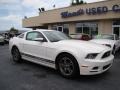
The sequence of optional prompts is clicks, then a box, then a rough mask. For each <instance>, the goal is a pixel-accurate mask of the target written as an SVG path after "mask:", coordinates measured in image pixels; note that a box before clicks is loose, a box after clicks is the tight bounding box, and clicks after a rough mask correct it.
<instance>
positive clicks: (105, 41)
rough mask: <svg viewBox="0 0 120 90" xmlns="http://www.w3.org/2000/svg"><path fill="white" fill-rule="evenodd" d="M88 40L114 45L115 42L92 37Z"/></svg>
mask: <svg viewBox="0 0 120 90" xmlns="http://www.w3.org/2000/svg"><path fill="white" fill-rule="evenodd" d="M90 42H94V43H98V44H110V45H114V44H115V43H116V40H108V39H93V40H90Z"/></svg>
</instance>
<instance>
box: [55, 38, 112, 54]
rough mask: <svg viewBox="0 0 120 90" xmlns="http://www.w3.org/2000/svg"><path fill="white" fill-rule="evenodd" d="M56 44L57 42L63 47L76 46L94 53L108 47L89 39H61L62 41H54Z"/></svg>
mask: <svg viewBox="0 0 120 90" xmlns="http://www.w3.org/2000/svg"><path fill="white" fill-rule="evenodd" d="M56 44H59V45H61V46H64V47H71V48H77V49H81V50H83V51H87V52H96V53H99V52H102V51H104V50H108V49H110V48H109V47H106V46H103V45H100V44H96V43H93V42H89V41H82V40H62V41H59V42H56Z"/></svg>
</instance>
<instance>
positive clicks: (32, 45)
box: [23, 31, 47, 58]
mask: <svg viewBox="0 0 120 90" xmlns="http://www.w3.org/2000/svg"><path fill="white" fill-rule="evenodd" d="M35 38H43V39H44V42H40V41H35ZM46 42H47V40H46V39H45V37H44V36H43V35H42V33H41V32H37V31H32V32H28V33H27V34H26V39H25V41H24V44H23V52H24V54H25V55H27V56H29V57H32V58H33V57H34V58H45V57H46V47H45V43H46Z"/></svg>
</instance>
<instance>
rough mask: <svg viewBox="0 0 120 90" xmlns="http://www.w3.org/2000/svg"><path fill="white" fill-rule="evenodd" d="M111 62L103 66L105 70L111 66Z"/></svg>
mask: <svg viewBox="0 0 120 90" xmlns="http://www.w3.org/2000/svg"><path fill="white" fill-rule="evenodd" d="M110 65H111V64H108V65H106V66H104V67H103V70H105V69H107V68H108V67H110Z"/></svg>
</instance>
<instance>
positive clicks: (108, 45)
mask: <svg viewBox="0 0 120 90" xmlns="http://www.w3.org/2000/svg"><path fill="white" fill-rule="evenodd" d="M103 45H105V46H108V47H110V48H111V45H110V44H103Z"/></svg>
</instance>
